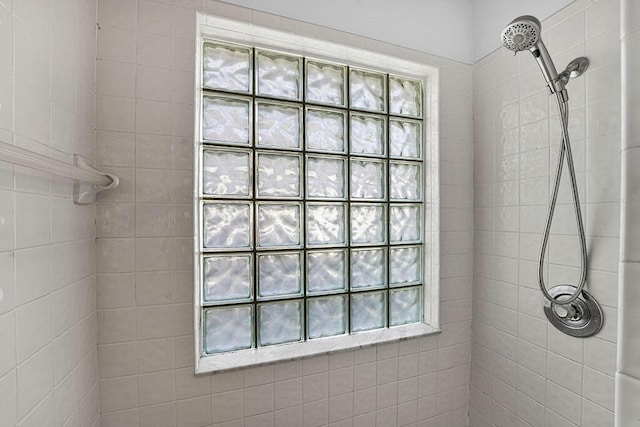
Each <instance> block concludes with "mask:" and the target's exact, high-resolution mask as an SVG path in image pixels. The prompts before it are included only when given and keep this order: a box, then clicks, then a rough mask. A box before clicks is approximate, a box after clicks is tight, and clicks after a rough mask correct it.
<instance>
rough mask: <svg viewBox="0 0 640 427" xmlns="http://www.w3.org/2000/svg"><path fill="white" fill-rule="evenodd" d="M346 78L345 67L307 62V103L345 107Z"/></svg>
mask: <svg viewBox="0 0 640 427" xmlns="http://www.w3.org/2000/svg"><path fill="white" fill-rule="evenodd" d="M346 76H347V69H346V67H345V66H343V65H337V64H326V63H321V62H315V61H307V91H306V97H307V102H318V103H321V104H333V105H340V106H342V105H345V98H346V96H345V93H346V90H345V86H346V85H345V80H346Z"/></svg>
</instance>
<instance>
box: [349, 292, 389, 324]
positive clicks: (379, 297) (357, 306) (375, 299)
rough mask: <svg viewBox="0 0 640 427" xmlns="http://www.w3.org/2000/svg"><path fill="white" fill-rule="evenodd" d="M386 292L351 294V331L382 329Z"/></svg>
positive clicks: (385, 310)
mask: <svg viewBox="0 0 640 427" xmlns="http://www.w3.org/2000/svg"><path fill="white" fill-rule="evenodd" d="M386 306H387V303H386V292H385V291H378V292H366V293H358V294H351V331H352V332H359V331H370V330H372V329H380V328H384V327H385V324H386V314H387V307H386Z"/></svg>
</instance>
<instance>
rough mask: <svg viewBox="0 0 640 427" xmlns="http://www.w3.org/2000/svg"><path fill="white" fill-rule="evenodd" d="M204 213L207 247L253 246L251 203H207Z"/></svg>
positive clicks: (205, 242) (205, 245)
mask: <svg viewBox="0 0 640 427" xmlns="http://www.w3.org/2000/svg"><path fill="white" fill-rule="evenodd" d="M202 213H203V219H204V221H203V223H204V224H203V226H204V236H203V245H204V247H205V248H250V247H251V205H250V204H249V203H224V204H223V203H207V204H205V205H204V207H203V209H202Z"/></svg>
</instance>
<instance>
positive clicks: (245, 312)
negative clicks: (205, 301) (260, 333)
mask: <svg viewBox="0 0 640 427" xmlns="http://www.w3.org/2000/svg"><path fill="white" fill-rule="evenodd" d="M204 324H205V328H204V350H205V352H206V353H208V354H214V353H223V352H226V351H235V350H242V349H246V348H251V347H253V307H252V306H246V305H242V306H236V307H220V308H212V309H209V310H205V312H204Z"/></svg>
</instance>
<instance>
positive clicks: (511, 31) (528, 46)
mask: <svg viewBox="0 0 640 427" xmlns="http://www.w3.org/2000/svg"><path fill="white" fill-rule="evenodd" d="M541 29H542V25H541V24H540V21H539V20H538V18H536V17H535V16H531V15H523V16H519V17H517V18H516V19H514V20H513V21H511V22H510V23H509V25H507V27H506V28H505V29H504V30H502V34H501V38H502V44H503V45H504V47H506V48H507V49H509V50H512V51H514V52H516V53H517V52H520V51H523V50H528V51H530V52H531V54H532V55H533V57H534V58H535V59H536V62H538V66H540V70H541V71H542V74H543V75H544V79H545V80H546V82H547V86H549V90H550V91H551V93H556V92H561V93H562V95H563V96H564V97H565V98H566V91H565V90H564V86H565V84H566V81H564V80H561V79H558V72H557V71H556V67H555V65H553V61H552V60H551V56H549V52H548V51H547V48H546V47H545V45H544V43H543V42H542V38H541V37H540V33H541Z"/></svg>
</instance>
